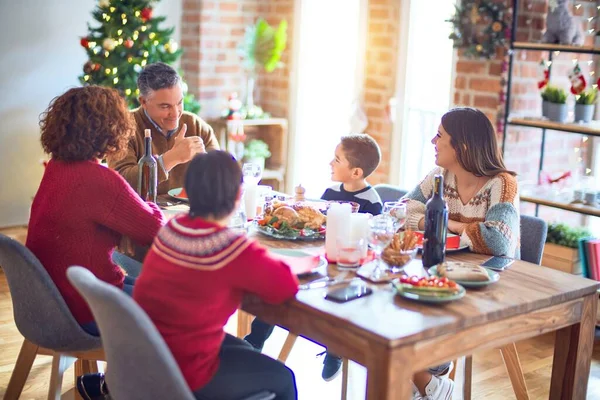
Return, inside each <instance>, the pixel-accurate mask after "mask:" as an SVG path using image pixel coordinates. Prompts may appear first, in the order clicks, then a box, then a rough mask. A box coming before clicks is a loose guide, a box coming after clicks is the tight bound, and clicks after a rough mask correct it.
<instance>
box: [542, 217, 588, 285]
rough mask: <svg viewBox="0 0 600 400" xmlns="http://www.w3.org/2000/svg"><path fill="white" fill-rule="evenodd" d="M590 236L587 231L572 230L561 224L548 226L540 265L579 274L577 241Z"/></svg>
mask: <svg viewBox="0 0 600 400" xmlns="http://www.w3.org/2000/svg"><path fill="white" fill-rule="evenodd" d="M590 236H591V234H590V232H589V231H588V230H587V229H583V228H573V227H570V226H568V225H566V224H563V223H553V224H548V236H546V245H545V246H544V254H543V256H542V265H543V266H544V267H549V268H552V269H557V270H559V271H563V272H568V273H571V274H577V275H579V274H581V262H580V260H579V241H580V240H581V239H585V238H588V237H590Z"/></svg>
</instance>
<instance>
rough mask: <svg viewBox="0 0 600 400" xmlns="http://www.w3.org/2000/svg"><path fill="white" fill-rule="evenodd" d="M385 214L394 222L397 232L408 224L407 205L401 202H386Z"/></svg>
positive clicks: (384, 205) (384, 206)
mask: <svg viewBox="0 0 600 400" xmlns="http://www.w3.org/2000/svg"><path fill="white" fill-rule="evenodd" d="M383 213H384V214H385V215H389V216H390V218H392V219H393V220H394V228H395V230H396V232H398V229H400V228H402V227H403V226H404V224H405V223H406V203H404V202H399V201H386V202H385V203H384V204H383Z"/></svg>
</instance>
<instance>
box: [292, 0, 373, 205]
mask: <svg viewBox="0 0 600 400" xmlns="http://www.w3.org/2000/svg"><path fill="white" fill-rule="evenodd" d="M366 3H367V1H366V0H327V1H322V0H303V1H302V2H300V4H298V5H297V8H299V9H300V10H299V12H297V13H296V20H295V26H296V27H297V31H296V36H295V40H297V43H298V45H297V46H298V47H297V50H296V54H295V59H296V60H297V61H295V71H294V81H293V82H294V83H293V85H292V87H293V89H292V90H293V94H292V101H291V104H292V115H293V122H292V123H293V131H294V143H293V146H291V148H292V149H293V154H290V158H291V161H292V173H291V175H292V176H291V184H292V185H294V186H296V185H298V184H302V186H304V187H305V188H306V196H307V197H309V198H318V197H320V196H321V194H323V192H324V191H325V189H326V188H327V187H329V186H331V185H332V182H331V168H330V166H329V162H330V161H331V160H332V159H333V156H334V150H335V146H336V145H337V143H338V142H339V139H340V137H341V136H342V135H345V134H348V133H350V119H351V117H352V113H353V104H354V103H355V102H356V101H357V99H358V97H359V91H360V81H361V78H362V69H363V68H362V66H363V61H362V60H363V58H364V53H365V50H364V48H365V47H364V40H365V37H366V24H365V21H366V17H367V13H366V11H365V10H366Z"/></svg>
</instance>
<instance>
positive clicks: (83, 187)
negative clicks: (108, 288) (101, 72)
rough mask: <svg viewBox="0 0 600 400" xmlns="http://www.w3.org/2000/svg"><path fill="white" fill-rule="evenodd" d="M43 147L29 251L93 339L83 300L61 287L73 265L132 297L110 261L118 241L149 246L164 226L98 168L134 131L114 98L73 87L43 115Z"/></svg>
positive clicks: (152, 208) (115, 177) (151, 208)
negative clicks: (126, 239)
mask: <svg viewBox="0 0 600 400" xmlns="http://www.w3.org/2000/svg"><path fill="white" fill-rule="evenodd" d="M40 127H41V131H42V135H41V141H42V146H43V148H44V151H45V152H46V153H48V154H50V155H51V159H50V161H49V162H48V165H47V166H46V169H45V171H44V176H43V178H42V181H41V183H40V187H39V189H38V191H37V193H36V195H35V198H34V199H33V204H32V206H31V216H30V219H29V229H28V234H27V247H28V248H29V249H30V250H31V251H32V252H33V253H34V254H35V255H36V256H37V257H38V259H39V260H40V261H41V263H42V265H44V267H45V268H46V270H47V271H48V274H49V275H50V277H51V278H52V280H53V281H54V283H55V284H56V286H57V287H58V290H59V291H60V293H61V294H62V296H63V298H64V299H65V301H66V303H67V306H68V307H69V309H70V310H71V312H72V313H73V316H74V317H75V319H76V320H77V322H78V323H79V324H80V325H81V326H82V328H83V329H84V330H86V331H87V332H88V333H90V334H93V335H98V328H97V327H96V324H95V322H94V318H93V316H92V313H91V311H90V309H89V308H88V306H87V305H86V302H85V300H84V299H83V298H82V297H81V296H80V295H79V294H78V292H77V290H76V289H75V288H74V287H73V286H71V284H70V283H69V281H68V280H67V276H66V270H67V268H68V267H70V266H71V265H81V266H84V267H86V268H88V269H89V270H90V271H92V272H93V273H94V275H96V276H97V277H98V279H101V280H103V281H104V282H107V283H110V284H111V285H114V286H117V287H119V288H122V289H123V290H124V291H126V292H128V293H131V291H132V290H133V286H132V285H133V282H134V279H132V278H130V277H127V276H125V275H124V274H123V272H122V270H121V269H120V268H119V267H118V266H117V265H116V264H115V263H113V261H112V258H111V257H112V254H113V252H114V251H115V247H116V246H117V245H118V244H119V242H120V239H121V237H122V236H123V235H125V236H128V237H130V238H132V239H133V240H135V241H136V242H139V243H140V244H144V245H150V244H151V243H152V240H153V239H154V236H156V233H157V232H158V230H159V229H160V227H161V226H162V225H163V222H164V217H163V214H162V212H161V211H160V210H159V208H158V207H157V206H156V205H155V204H152V203H145V202H144V201H142V199H141V198H140V197H139V196H138V195H137V193H136V192H135V191H133V189H131V186H129V184H128V183H127V182H126V181H125V180H124V179H123V178H122V177H121V176H120V175H119V174H118V173H116V172H115V171H113V170H111V169H108V168H106V167H104V166H102V165H100V161H101V160H102V159H103V158H104V157H106V156H107V155H109V154H114V153H118V152H122V151H123V150H125V148H126V146H127V143H128V142H129V139H130V138H131V137H132V135H133V134H134V131H135V126H134V123H133V120H132V118H131V115H130V113H129V111H128V109H127V105H126V103H125V101H124V100H123V98H122V97H121V96H120V95H119V93H118V92H117V91H116V90H114V89H110V88H105V87H99V86H86V87H78V88H74V89H70V90H68V91H67V92H66V93H64V94H63V95H61V96H58V97H56V98H54V99H53V100H52V102H51V103H50V106H49V107H48V109H47V110H46V111H45V112H44V113H43V114H42V115H41V118H40Z"/></svg>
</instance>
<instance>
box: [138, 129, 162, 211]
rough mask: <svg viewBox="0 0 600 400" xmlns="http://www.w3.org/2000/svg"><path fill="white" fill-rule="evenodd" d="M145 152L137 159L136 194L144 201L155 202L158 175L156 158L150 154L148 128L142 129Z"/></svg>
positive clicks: (150, 141) (150, 146)
mask: <svg viewBox="0 0 600 400" xmlns="http://www.w3.org/2000/svg"><path fill="white" fill-rule="evenodd" d="M144 142H145V152H144V156H143V157H142V158H140V161H138V194H139V195H140V197H141V198H142V199H143V200H144V201H151V202H153V203H156V192H157V185H158V175H157V170H156V159H155V158H154V157H153V156H152V136H151V134H150V129H146V130H145V131H144Z"/></svg>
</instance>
